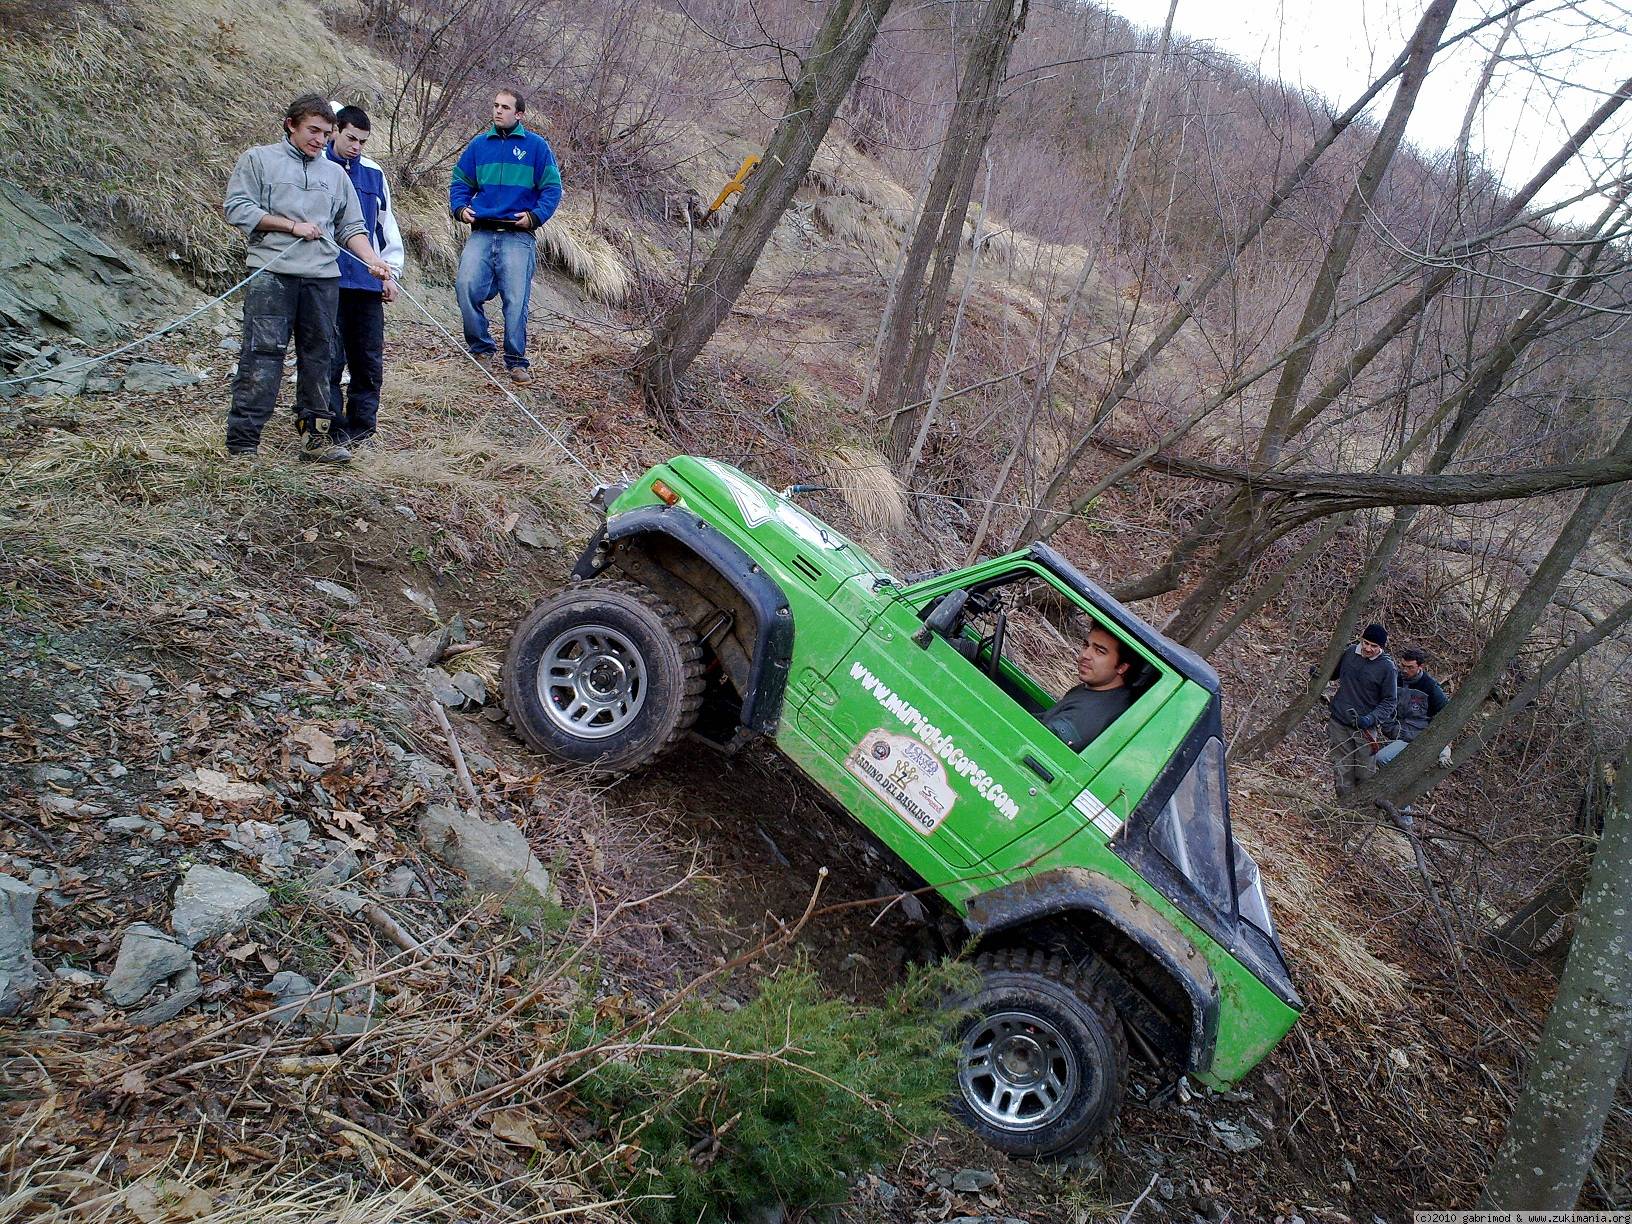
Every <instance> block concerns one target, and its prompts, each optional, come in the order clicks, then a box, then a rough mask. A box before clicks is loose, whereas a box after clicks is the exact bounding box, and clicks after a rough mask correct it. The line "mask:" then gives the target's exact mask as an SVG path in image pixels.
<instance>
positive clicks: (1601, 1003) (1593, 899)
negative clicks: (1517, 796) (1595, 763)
mask: <svg viewBox="0 0 1632 1224" xmlns="http://www.w3.org/2000/svg"><path fill="white" fill-rule="evenodd" d="M1429 725H1430V726H1432V725H1433V724H1431V723H1430V724H1429ZM1629 1049H1632V748H1628V749H1627V750H1626V752H1625V753H1624V754H1623V755H1622V756H1621V759H1620V761H1619V763H1618V765H1617V766H1616V779H1615V799H1614V802H1613V803H1612V804H1611V805H1610V809H1609V812H1608V813H1607V815H1606V817H1605V820H1604V833H1603V837H1602V838H1601V839H1600V840H1599V843H1598V850H1597V853H1596V854H1595V855H1594V856H1593V864H1592V878H1591V882H1590V883H1589V884H1588V885H1587V891H1586V895H1585V896H1584V897H1583V899H1582V902H1581V921H1580V924H1579V926H1578V927H1577V929H1576V933H1575V940H1574V942H1573V943H1572V945H1571V947H1570V955H1569V960H1568V961H1567V962H1566V963H1565V966H1564V977H1563V980H1562V981H1561V982H1560V983H1559V986H1558V996H1557V998H1556V999H1555V1000H1554V1001H1553V1007H1552V1011H1550V1012H1549V1013H1548V1016H1547V1025H1546V1027H1545V1029H1543V1031H1542V1034H1541V1042H1540V1044H1539V1045H1538V1046H1537V1048H1536V1056H1535V1058H1534V1060H1533V1061H1532V1062H1531V1064H1530V1071H1529V1074H1528V1075H1527V1076H1526V1078H1525V1085H1524V1093H1523V1095H1522V1096H1520V1098H1519V1103H1518V1105H1517V1107H1515V1109H1514V1111H1513V1117H1512V1119H1511V1120H1510V1121H1509V1122H1508V1125H1507V1135H1506V1137H1505V1138H1504V1139H1503V1141H1502V1146H1501V1150H1500V1151H1498V1152H1497V1154H1496V1161H1495V1164H1493V1165H1492V1166H1491V1170H1490V1175H1489V1177H1488V1179H1487V1180H1486V1182H1485V1190H1484V1194H1483V1196H1482V1197H1481V1199H1480V1206H1481V1207H1484V1208H1489V1209H1498V1210H1507V1211H1548V1210H1553V1211H1559V1210H1568V1209H1570V1208H1573V1207H1574V1206H1575V1204H1576V1200H1577V1199H1578V1198H1579V1197H1580V1195H1581V1186H1582V1184H1583V1183H1584V1182H1585V1181H1586V1178H1587V1174H1588V1172H1589V1171H1590V1170H1591V1168H1592V1160H1593V1157H1594V1155H1595V1154H1596V1153H1597V1151H1598V1144H1599V1141H1600V1140H1601V1139H1602V1138H1603V1132H1604V1120H1605V1118H1606V1117H1607V1116H1608V1114H1609V1109H1610V1106H1611V1104H1613V1102H1614V1099H1615V1088H1616V1084H1617V1082H1618V1073H1619V1072H1620V1071H1621V1070H1622V1069H1623V1068H1624V1067H1625V1066H1626V1060H1627V1054H1628V1050H1629Z"/></svg>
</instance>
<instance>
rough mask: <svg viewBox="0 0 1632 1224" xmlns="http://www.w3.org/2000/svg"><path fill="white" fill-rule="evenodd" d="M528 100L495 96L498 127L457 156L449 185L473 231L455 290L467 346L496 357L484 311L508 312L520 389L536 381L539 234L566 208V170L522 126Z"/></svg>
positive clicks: (513, 373)
mask: <svg viewBox="0 0 1632 1224" xmlns="http://www.w3.org/2000/svg"><path fill="white" fill-rule="evenodd" d="M526 110H527V100H526V99H525V98H524V97H522V96H521V94H519V93H517V92H516V91H515V90H513V89H501V90H499V92H498V93H497V94H495V95H494V97H493V126H492V127H490V128H488V129H487V131H485V132H483V133H482V134H481V135H479V136H477V137H476V138H475V139H474V140H472V141H471V142H470V143H469V144H468V145H466V146H465V151H464V152H463V153H461V154H460V155H459V161H458V163H457V164H456V165H455V166H454V168H453V180H452V182H451V183H450V184H449V185H448V209H449V211H450V212H452V214H453V217H454V220H456V221H463V222H464V223H465V224H466V225H468V226H470V229H471V232H470V237H469V238H467V239H466V240H465V249H464V251H463V252H462V253H461V255H460V256H459V274H458V276H457V277H456V278H455V280H454V289H455V290H456V292H457V293H458V295H459V314H460V316H461V317H462V318H463V320H464V325H465V344H466V346H467V347H468V348H469V349H470V351H471V353H472V354H473V355H475V356H477V357H482V356H485V355H487V354H488V353H493V352H496V351H497V349H498V346H497V345H496V344H495V343H494V342H493V333H492V332H490V331H489V330H488V326H487V312H486V310H485V309H483V308H484V307H485V306H486V304H487V303H488V302H489V301H491V300H492V299H493V298H494V297H498V298H499V299H500V300H501V301H502V302H503V305H504V364H505V367H506V368H507V369H508V370H509V371H510V377H511V378H512V379H513V380H514V381H516V382H518V383H529V382H532V381H533V375H532V371H531V370H530V369H528V363H527V306H528V302H529V300H530V299H531V297H532V290H533V270H534V268H535V267H536V266H537V264H538V244H537V242H536V240H535V239H534V236H533V231H534V230H536V229H537V228H538V227H539V226H541V225H543V224H544V222H546V221H548V220H549V219H550V217H551V216H553V215H554V213H555V210H556V207H557V206H558V205H559V204H560V203H561V171H560V170H559V169H558V168H557V166H556V164H555V154H554V153H553V152H551V150H550V145H549V142H548V141H546V140H545V139H544V137H542V136H540V135H539V134H538V133H537V132H529V131H528V130H527V129H526V128H525V127H524V126H523V125H522V122H521V116H522V115H523V114H524V113H526Z"/></svg>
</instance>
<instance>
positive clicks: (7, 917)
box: [0, 875, 45, 1016]
mask: <svg viewBox="0 0 1632 1224" xmlns="http://www.w3.org/2000/svg"><path fill="white" fill-rule="evenodd" d="M39 895H40V894H39V891H38V890H37V889H34V888H30V887H29V886H28V885H27V884H24V883H23V882H22V881H21V880H15V879H13V878H12V877H11V876H7V875H0V1016H15V1015H16V1014H17V1013H18V1012H20V1011H22V1009H23V1005H24V1004H25V1003H26V1002H27V1001H28V997H29V996H30V995H31V994H33V993H34V989H35V987H36V986H38V985H39V982H40V980H41V978H43V977H44V975H45V971H44V969H43V968H42V967H41V965H40V962H39V961H37V960H35V959H34V902H35V901H36V900H38V899H39Z"/></svg>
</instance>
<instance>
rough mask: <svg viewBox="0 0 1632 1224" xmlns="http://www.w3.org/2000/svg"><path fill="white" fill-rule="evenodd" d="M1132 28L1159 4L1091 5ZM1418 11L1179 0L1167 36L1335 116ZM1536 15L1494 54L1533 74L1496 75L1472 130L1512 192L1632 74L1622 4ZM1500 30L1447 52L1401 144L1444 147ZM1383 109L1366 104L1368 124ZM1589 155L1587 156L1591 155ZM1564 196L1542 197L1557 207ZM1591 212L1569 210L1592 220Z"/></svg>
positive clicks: (1490, 7)
mask: <svg viewBox="0 0 1632 1224" xmlns="http://www.w3.org/2000/svg"><path fill="white" fill-rule="evenodd" d="M1099 2H1100V3H1102V4H1105V5H1106V6H1107V7H1109V8H1110V9H1112V10H1113V11H1114V12H1116V13H1119V14H1120V15H1121V16H1123V17H1125V18H1126V19H1127V20H1128V21H1130V22H1132V23H1134V24H1135V25H1144V26H1153V27H1155V28H1157V29H1159V28H1160V27H1161V23H1162V21H1163V19H1164V18H1165V17H1166V15H1167V5H1166V3H1165V2H1163V0H1099ZM1426 4H1427V0H1179V8H1178V14H1177V16H1176V17H1175V18H1174V22H1173V25H1174V29H1175V31H1176V32H1177V33H1179V34H1182V35H1184V36H1185V37H1188V38H1191V39H1196V40H1201V41H1206V42H1209V43H1212V44H1213V45H1215V46H1216V47H1218V48H1219V49H1220V50H1222V51H1226V52H1228V53H1230V54H1231V55H1234V56H1235V57H1236V58H1237V59H1240V60H1243V61H1245V62H1246V63H1248V64H1251V65H1254V66H1256V67H1257V68H1258V69H1259V70H1260V71H1261V72H1263V73H1264V74H1265V75H1266V76H1270V77H1277V78H1279V79H1281V80H1283V81H1286V82H1287V83H1289V84H1293V85H1298V86H1301V87H1303V88H1305V89H1309V90H1313V91H1315V92H1316V93H1319V94H1320V95H1322V96H1323V97H1325V98H1326V99H1327V100H1328V101H1330V102H1332V103H1333V104H1335V105H1336V106H1337V107H1339V108H1341V107H1343V106H1347V105H1348V104H1349V103H1350V102H1352V101H1353V100H1354V99H1355V98H1356V97H1358V96H1359V94H1360V93H1361V92H1362V91H1363V90H1364V89H1365V88H1366V86H1367V85H1368V84H1370V82H1371V80H1372V79H1373V77H1374V76H1375V75H1376V73H1377V71H1378V70H1379V69H1381V68H1383V67H1386V66H1387V65H1388V64H1390V63H1391V62H1393V59H1394V57H1395V56H1396V55H1398V54H1399V52H1400V49H1401V48H1402V47H1403V46H1404V45H1405V40H1406V38H1407V36H1408V35H1409V33H1410V30H1411V29H1412V27H1414V26H1415V24H1416V22H1417V20H1418V19H1419V17H1420V16H1421V14H1422V12H1423V9H1424V8H1425V7H1426ZM1500 7H1502V6H1501V5H1498V4H1497V3H1495V0H1462V2H1461V3H1460V4H1459V5H1458V6H1457V9H1456V13H1455V14H1454V15H1453V16H1452V18H1451V27H1450V28H1451V31H1452V32H1453V33H1454V32H1456V31H1460V30H1464V29H1467V28H1468V27H1469V26H1470V25H1473V24H1475V23H1477V22H1478V21H1479V20H1480V19H1481V18H1482V17H1483V16H1484V15H1485V14H1486V13H1488V12H1493V11H1499V9H1500ZM1528 11H1534V12H1535V13H1537V14H1539V16H1538V17H1537V18H1536V19H1535V20H1527V21H1525V22H1523V23H1521V25H1520V27H1519V30H1518V31H1517V32H1516V33H1515V36H1514V37H1513V38H1512V39H1510V40H1509V42H1508V44H1507V45H1506V46H1505V47H1504V48H1503V53H1504V57H1512V58H1514V59H1517V58H1519V57H1521V56H1528V57H1529V58H1530V59H1531V61H1532V62H1533V63H1535V64H1537V65H1539V67H1540V68H1541V70H1542V71H1541V74H1540V75H1538V74H1537V73H1536V72H1534V71H1529V70H1526V69H1525V67H1524V65H1522V64H1519V63H1513V64H1507V65H1504V66H1503V68H1502V70H1501V71H1500V72H1499V74H1498V76H1497V78H1496V81H1495V85H1494V87H1493V90H1492V93H1493V97H1492V99H1491V103H1490V105H1489V106H1488V107H1487V109H1486V111H1485V112H1484V114H1483V115H1482V116H1481V117H1480V120H1479V121H1478V123H1477V124H1476V126H1475V129H1474V142H1473V143H1474V148H1475V150H1476V151H1477V152H1480V153H1482V154H1483V155H1484V157H1485V159H1486V164H1487V165H1488V166H1489V168H1490V169H1491V170H1493V171H1495V172H1496V173H1498V174H1500V175H1501V177H1502V178H1503V179H1504V180H1505V181H1506V182H1508V183H1509V184H1512V185H1517V184H1519V183H1522V182H1524V181H1525V180H1526V179H1527V178H1529V177H1530V174H1531V173H1532V171H1533V170H1534V169H1535V168H1536V167H1537V166H1538V165H1539V164H1540V163H1541V162H1542V161H1544V160H1545V159H1546V158H1547V157H1549V156H1550V155H1551V154H1552V153H1553V151H1554V150H1556V149H1557V147H1558V146H1559V144H1560V143H1561V142H1562V140H1563V137H1564V135H1565V134H1566V133H1567V132H1568V131H1569V130H1570V129H1571V128H1573V127H1575V126H1576V125H1577V124H1579V123H1580V122H1581V121H1582V120H1583V119H1584V118H1585V117H1586V116H1587V115H1589V114H1590V113H1591V112H1592V111H1593V109H1594V108H1595V107H1597V106H1598V105H1599V104H1600V103H1601V102H1602V100H1603V97H1604V94H1605V92H1606V91H1608V90H1610V89H1613V88H1614V87H1615V86H1616V85H1617V84H1619V83H1620V81H1622V80H1624V79H1625V78H1626V77H1627V76H1628V75H1629V74H1632V35H1629V34H1628V33H1627V31H1628V29H1629V28H1632V0H1581V2H1580V3H1573V4H1568V5H1566V4H1563V3H1560V0H1537V2H1536V3H1535V4H1534V5H1533V6H1532V10H1527V12H1528ZM1499 34H1500V27H1499V26H1491V27H1490V28H1488V29H1487V30H1485V31H1483V32H1481V33H1480V34H1478V35H1476V36H1475V37H1474V38H1473V39H1470V40H1466V41H1465V42H1464V43H1463V44H1461V45H1460V46H1459V47H1458V48H1457V49H1456V50H1455V51H1454V52H1451V53H1447V54H1446V55H1445V56H1444V57H1443V59H1442V60H1441V61H1436V66H1435V68H1434V70H1433V71H1432V73H1431V74H1430V76H1429V79H1428V83H1427V85H1426V86H1425V87H1424V91H1423V95H1422V98H1421V100H1420V101H1419V103H1418V106H1417V109H1416V113H1415V114H1414V116H1413V118H1412V121H1411V126H1410V129H1409V131H1408V133H1407V136H1408V139H1410V140H1411V141H1412V142H1413V143H1415V144H1416V145H1418V146H1419V147H1421V148H1423V149H1425V150H1436V151H1437V150H1440V149H1445V148H1449V147H1450V146H1451V145H1452V144H1454V143H1455V140H1456V134H1457V130H1458V129H1459V127H1460V126H1461V123H1462V115H1463V111H1464V110H1465V108H1466V106H1467V100H1468V95H1469V93H1470V91H1471V90H1472V87H1473V85H1474V84H1475V82H1476V81H1477V80H1478V76H1479V72H1480V70H1481V68H1482V66H1483V65H1484V63H1485V60H1486V59H1487V58H1488V56H1489V53H1490V50H1491V49H1492V48H1493V47H1494V46H1495V43H1496V40H1497V38H1498V37H1499ZM1387 103H1388V95H1384V96H1383V97H1382V98H1381V99H1379V101H1378V102H1377V103H1374V104H1373V105H1374V107H1375V108H1376V110H1375V113H1376V114H1377V115H1379V116H1380V115H1381V114H1382V108H1383V107H1386V106H1387ZM1628 132H1629V125H1628V124H1625V123H1623V124H1621V125H1620V127H1619V129H1618V130H1617V131H1616V132H1615V133H1613V134H1612V135H1610V136H1609V137H1608V138H1607V139H1603V140H1600V141H1599V142H1598V147H1597V149H1596V150H1593V151H1591V152H1590V153H1589V164H1590V166H1591V168H1593V169H1596V168H1601V165H1602V159H1603V157H1604V156H1606V155H1608V156H1613V155H1615V154H1617V153H1621V152H1624V150H1625V149H1626V146H1627V138H1628ZM1594 155H1596V156H1594ZM1588 172H1589V171H1588V169H1587V168H1583V169H1581V170H1579V171H1577V172H1576V173H1574V174H1572V176H1571V178H1570V184H1569V189H1570V190H1572V191H1573V190H1579V189H1581V188H1583V187H1585V186H1586V185H1587V181H1588V179H1587V174H1588ZM1563 194H1565V192H1564V191H1559V192H1554V193H1552V195H1551V196H1549V197H1544V198H1558V197H1559V196H1561V195H1563ZM1601 207H1602V204H1601V203H1599V204H1589V205H1587V206H1586V207H1585V208H1584V209H1576V210H1572V211H1573V212H1574V214H1575V215H1578V216H1579V215H1581V214H1582V213H1583V212H1585V213H1587V214H1594V213H1596V212H1597V211H1598V210H1599V208H1601Z"/></svg>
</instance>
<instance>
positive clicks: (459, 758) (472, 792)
mask: <svg viewBox="0 0 1632 1224" xmlns="http://www.w3.org/2000/svg"><path fill="white" fill-rule="evenodd" d="M431 713H432V714H433V715H434V716H435V717H436V725H437V726H439V727H441V728H442V734H443V735H444V736H445V737H446V738H447V741H448V751H449V752H451V753H452V754H453V772H454V776H455V777H457V778H458V779H459V785H460V786H462V787H464V788H465V794H467V795H469V796H470V805H471V807H473V808H474V809H475V810H476V814H477V815H478V816H480V815H481V814H482V799H481V796H480V795H478V794H477V793H476V784H475V783H474V782H472V781H471V780H470V770H469V769H467V768H466V767H465V754H464V753H463V752H461V751H460V750H459V737H458V736H457V735H455V734H454V733H453V724H452V723H450V722H449V721H448V716H447V715H446V714H445V713H443V712H442V703H441V702H440V701H438V700H437V699H436V698H435V697H434V696H433V697H432V698H431Z"/></svg>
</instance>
